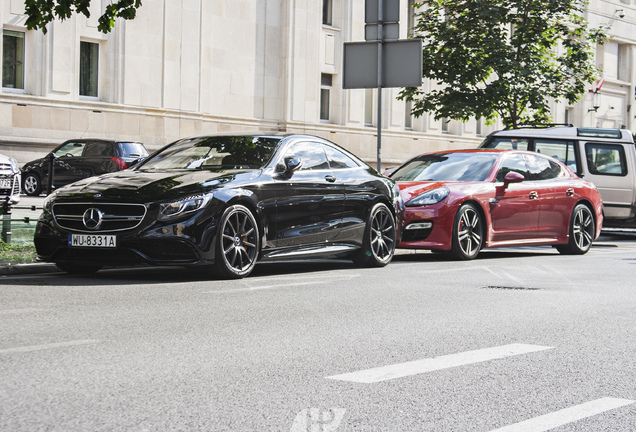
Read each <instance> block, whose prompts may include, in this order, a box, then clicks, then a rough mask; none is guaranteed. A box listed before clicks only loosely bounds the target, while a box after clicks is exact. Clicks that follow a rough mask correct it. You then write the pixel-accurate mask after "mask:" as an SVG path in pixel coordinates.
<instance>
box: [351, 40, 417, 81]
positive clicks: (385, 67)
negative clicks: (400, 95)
mask: <svg viewBox="0 0 636 432" xmlns="http://www.w3.org/2000/svg"><path fill="white" fill-rule="evenodd" d="M378 44H379V42H378V41H372V42H348V43H345V44H344V68H343V88H346V89H354V88H377V87H378ZM382 45H383V46H382V78H383V79H382V83H381V87H419V86H421V85H422V40H421V39H405V40H397V41H385V42H384V43H383V44H382Z"/></svg>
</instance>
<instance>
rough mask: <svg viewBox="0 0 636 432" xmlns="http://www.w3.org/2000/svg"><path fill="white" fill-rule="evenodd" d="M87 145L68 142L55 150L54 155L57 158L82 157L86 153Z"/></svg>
mask: <svg viewBox="0 0 636 432" xmlns="http://www.w3.org/2000/svg"><path fill="white" fill-rule="evenodd" d="M85 145H86V143H83V142H68V143H65V144H62V146H61V147H60V148H59V149H57V150H55V152H54V153H53V154H54V155H55V157H58V158H59V157H80V156H81V155H82V152H83V151H84V146H85Z"/></svg>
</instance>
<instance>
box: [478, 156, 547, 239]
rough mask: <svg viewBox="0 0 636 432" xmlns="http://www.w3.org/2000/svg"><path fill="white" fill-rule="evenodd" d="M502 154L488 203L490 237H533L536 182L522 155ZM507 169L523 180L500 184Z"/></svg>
mask: <svg viewBox="0 0 636 432" xmlns="http://www.w3.org/2000/svg"><path fill="white" fill-rule="evenodd" d="M503 157H504V159H503V161H502V164H501V167H500V168H499V172H498V173H497V177H496V179H495V196H494V198H491V199H490V202H489V210H490V217H491V220H492V232H491V238H490V240H491V241H492V242H500V241H516V240H518V241H522V240H526V239H534V238H536V231H537V226H538V224H539V210H540V205H539V200H538V193H537V185H536V182H534V181H532V177H531V175H530V172H529V170H528V166H527V164H526V161H525V159H524V157H523V154H521V153H509V154H506V155H504V156H503ZM509 172H517V173H519V174H521V175H522V176H523V177H524V180H523V181H521V182H518V183H509V184H506V183H504V177H505V175H506V174H508V173H509Z"/></svg>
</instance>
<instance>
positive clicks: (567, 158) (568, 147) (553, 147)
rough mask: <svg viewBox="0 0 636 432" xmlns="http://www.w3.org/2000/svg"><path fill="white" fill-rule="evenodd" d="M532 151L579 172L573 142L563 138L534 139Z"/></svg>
mask: <svg viewBox="0 0 636 432" xmlns="http://www.w3.org/2000/svg"><path fill="white" fill-rule="evenodd" d="M534 151H536V152H537V153H541V154H544V155H548V156H552V157H553V158H555V159H557V160H559V161H561V162H563V163H564V164H566V165H567V166H568V167H570V168H571V169H572V170H573V171H575V172H581V171H580V170H579V166H578V164H577V162H576V154H575V153H574V151H575V150H574V142H572V141H564V140H546V139H535V140H534Z"/></svg>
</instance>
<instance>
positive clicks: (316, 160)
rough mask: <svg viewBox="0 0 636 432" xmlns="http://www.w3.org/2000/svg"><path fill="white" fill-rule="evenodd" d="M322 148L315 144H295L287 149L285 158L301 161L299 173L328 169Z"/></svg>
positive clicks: (305, 142) (320, 145) (304, 142)
mask: <svg viewBox="0 0 636 432" xmlns="http://www.w3.org/2000/svg"><path fill="white" fill-rule="evenodd" d="M324 147H325V146H323V145H322V144H320V143H316V142H307V141H303V142H297V143H294V144H293V145H292V146H291V147H290V148H289V149H287V151H286V152H285V157H290V156H296V157H299V158H300V160H301V165H300V170H301V171H306V170H324V169H329V162H327V155H326V154H325V150H324Z"/></svg>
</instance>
